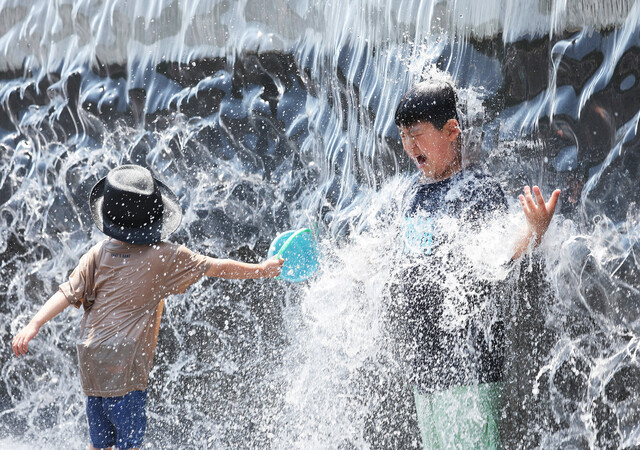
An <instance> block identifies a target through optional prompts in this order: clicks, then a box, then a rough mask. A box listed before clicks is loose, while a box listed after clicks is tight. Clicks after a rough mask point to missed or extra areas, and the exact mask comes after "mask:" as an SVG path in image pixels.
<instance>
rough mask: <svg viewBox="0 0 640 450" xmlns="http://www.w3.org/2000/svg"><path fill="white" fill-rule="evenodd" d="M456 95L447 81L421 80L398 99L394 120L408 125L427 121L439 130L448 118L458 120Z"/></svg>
mask: <svg viewBox="0 0 640 450" xmlns="http://www.w3.org/2000/svg"><path fill="white" fill-rule="evenodd" d="M457 103H458V97H457V95H456V91H455V89H454V88H453V86H451V85H450V84H449V83H446V82H434V81H423V82H421V83H418V84H416V85H415V86H413V87H412V88H411V89H409V90H408V91H407V92H406V93H405V94H404V95H403V96H402V98H401V99H400V103H399V104H398V108H397V109H396V116H395V122H396V125H397V126H399V127H408V126H410V125H413V124H414V123H418V122H429V123H431V124H433V126H434V127H436V128H437V129H439V130H442V128H443V127H444V124H445V123H447V121H449V120H450V119H456V120H457V121H458V122H460V120H459V119H458V111H457V109H456V105H457Z"/></svg>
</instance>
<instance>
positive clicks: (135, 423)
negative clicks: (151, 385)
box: [103, 390, 147, 449]
mask: <svg viewBox="0 0 640 450" xmlns="http://www.w3.org/2000/svg"><path fill="white" fill-rule="evenodd" d="M146 402H147V391H146V390H145V391H132V392H129V393H128V394H127V395H124V396H122V397H109V398H104V401H103V405H104V411H105V414H106V416H107V417H108V418H109V421H110V422H111V423H112V424H113V426H114V427H115V429H116V441H115V445H116V446H117V448H118V449H133V448H139V447H141V446H142V440H143V438H144V432H145V429H146V426H147V415H146V411H145V409H146Z"/></svg>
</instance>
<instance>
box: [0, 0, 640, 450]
mask: <svg viewBox="0 0 640 450" xmlns="http://www.w3.org/2000/svg"><path fill="white" fill-rule="evenodd" d="M0 9H1V10H0V13H1V14H0V17H2V19H1V21H0V23H1V25H0V30H1V31H0V43H1V44H2V45H1V48H2V53H3V58H2V60H1V61H0V73H1V79H2V81H1V82H0V101H1V105H2V107H1V108H0V255H1V256H0V296H1V298H2V300H3V301H2V302H0V334H1V335H2V337H3V342H4V343H5V345H4V346H3V347H2V349H1V350H0V364H1V365H2V371H1V372H0V373H1V374H2V375H1V376H0V446H2V447H7V448H20V447H21V446H22V447H27V446H28V447H29V448H32V447H37V448H42V447H53V448H57V447H65V448H84V447H85V445H86V440H87V437H88V433H87V425H86V419H85V413H84V396H83V395H82V393H81V390H80V387H79V383H78V377H77V362H76V355H75V346H74V338H75V336H76V333H77V329H78V326H79V321H80V318H81V313H80V312H78V311H75V310H72V308H69V311H65V312H64V313H63V314H61V315H60V316H59V317H57V318H56V319H54V320H53V321H52V322H50V323H49V324H47V325H46V326H45V327H43V329H42V330H41V332H40V334H39V335H38V337H36V339H35V340H34V341H32V345H31V346H30V353H29V354H28V355H27V356H26V357H23V358H19V359H18V358H15V357H13V356H12V354H11V352H10V348H9V342H10V340H11V338H12V336H13V335H14V334H15V333H16V332H17V331H18V330H19V329H20V328H21V327H22V326H24V324H26V323H27V321H28V320H29V318H30V317H31V316H32V315H33V314H34V313H35V311H36V310H37V309H38V308H39V306H40V305H41V304H42V303H43V302H44V301H45V299H46V298H48V296H49V295H51V294H52V293H53V292H54V291H55V290H56V289H57V286H58V284H59V283H61V282H63V281H64V279H65V277H66V276H67V274H68V273H69V272H70V270H72V269H73V267H74V265H75V264H76V263H77V260H78V259H79V257H80V256H81V255H82V253H83V252H84V251H86V250H87V249H88V248H89V247H90V246H91V245H92V244H94V243H95V242H97V241H99V240H100V239H102V235H100V234H99V232H98V231H97V230H96V229H95V227H93V226H92V222H91V218H90V215H89V212H88V208H87V202H86V199H87V197H88V193H89V190H90V189H91V187H92V186H93V184H94V183H95V182H96V181H97V180H98V179H99V178H101V177H102V176H104V175H105V174H106V173H107V171H108V170H109V169H110V168H112V167H114V166H116V165H118V164H123V163H138V164H142V165H145V166H148V167H150V168H151V169H152V171H153V172H154V173H155V174H156V175H157V176H158V177H160V178H161V179H162V180H163V181H165V182H166V183H167V184H168V186H169V187H170V188H171V189H173V190H174V192H176V194H178V196H179V198H180V201H181V204H182V207H183V210H184V219H183V223H182V226H181V228H180V230H179V231H178V232H177V233H176V234H175V235H174V236H173V237H172V240H175V241H176V242H181V243H184V244H185V245H187V246H188V247H190V248H192V249H193V250H196V251H199V252H202V253H205V254H209V255H211V256H219V257H227V256H230V257H233V258H238V259H242V260H246V261H257V260H260V259H261V258H263V257H264V256H265V255H266V252H267V249H268V246H269V243H270V241H271V239H272V238H273V237H274V236H275V235H276V234H278V233H279V232H281V231H284V230H286V229H293V228H299V227H302V226H305V227H306V226H313V227H314V229H315V230H316V232H317V233H318V236H319V239H320V243H321V247H322V248H323V266H322V270H321V271H320V273H319V274H318V276H317V277H316V278H314V279H313V280H311V281H310V282H308V283H305V284H301V285H289V284H282V283H279V282H277V281H243V282H233V281H223V280H216V279H209V280H204V281H203V282H201V283H199V284H197V285H196V286H194V287H193V288H192V289H191V290H190V291H189V292H188V293H187V294H185V295H181V296H175V297H173V298H171V299H169V300H168V301H167V303H166V309H165V313H164V318H163V322H162V327H161V332H160V338H159V344H158V348H157V352H156V358H155V367H154V369H153V371H152V373H151V380H150V384H149V403H148V416H149V425H148V428H147V434H146V438H145V445H147V446H150V447H159V448H379V447H386V448H394V447H395V448H414V447H418V446H420V445H421V443H420V438H419V434H418V431H417V425H416V423H415V417H414V414H415V411H414V409H413V408H414V407H413V403H412V398H411V395H410V394H407V392H409V388H410V386H409V382H408V381H407V379H406V377H405V376H404V374H403V369H402V366H401V364H400V363H399V362H398V360H397V357H396V356H397V355H396V353H395V352H394V349H393V348H392V347H393V346H392V345H391V344H390V342H391V340H392V337H391V336H390V333H391V332H390V330H389V329H390V324H389V314H390V312H389V311H390V305H393V303H394V301H396V299H395V298H394V295H393V293H392V288H391V286H392V285H393V283H394V281H396V277H397V274H398V267H399V266H401V265H402V260H401V259H400V258H401V256H399V255H400V253H399V252H400V250H401V248H400V246H401V245H402V244H401V240H399V238H398V234H399V232H400V231H399V230H400V227H401V222H402V218H401V217H400V216H401V214H400V211H399V205H400V204H401V202H402V198H403V195H404V191H405V190H406V188H407V186H408V184H409V179H408V174H410V173H412V172H413V171H414V169H413V168H412V167H411V164H410V161H408V158H406V157H405V156H404V155H403V153H402V150H401V146H400V142H399V136H398V133H397V130H396V129H395V125H394V124H393V113H394V110H395V106H396V105H397V103H398V100H399V98H400V96H401V95H402V94H403V93H404V92H405V91H406V89H407V88H408V87H409V86H410V85H411V84H412V83H414V82H416V81H418V80H421V79H423V78H427V77H429V76H433V73H434V68H437V69H439V70H442V71H445V72H447V73H448V76H449V77H451V79H453V80H454V81H455V83H456V84H457V85H458V86H459V88H460V90H459V97H460V100H461V105H460V106H461V113H462V119H463V124H464V133H465V136H464V138H465V149H466V153H465V158H466V160H468V161H469V162H470V163H474V164H478V165H480V166H481V167H483V168H484V169H485V170H487V171H488V172H490V173H492V174H493V175H494V177H495V178H496V179H498V180H499V181H500V182H501V184H502V186H503V188H504V190H505V192H506V193H507V196H508V197H509V198H510V199H511V205H510V212H509V214H508V215H507V216H506V217H505V218H503V219H502V220H501V221H498V222H496V223H492V224H490V225H489V226H488V227H487V229H485V230H481V231H480V232H478V233H472V234H467V235H464V239H462V241H463V242H464V243H465V245H458V244H456V245H457V246H456V247H454V248H452V251H454V252H457V253H458V254H460V255H461V257H464V258H465V259H466V260H468V261H471V263H472V264H471V265H472V266H474V270H477V271H479V272H480V273H481V276H482V277H485V278H487V279H492V280H495V279H498V280H500V281H501V282H502V283H504V284H505V285H506V289H505V294H504V296H503V297H504V298H502V304H501V305H493V306H495V307H496V308H498V307H499V308H501V309H504V312H505V314H506V317H507V321H506V331H505V332H506V336H507V350H506V354H507V362H506V366H505V383H504V391H503V405H502V410H501V415H502V420H501V427H502V429H501V437H502V440H503V444H504V446H505V448H534V447H538V448H572V447H576V448H629V447H634V446H638V445H640V427H639V426H638V423H640V420H639V417H638V411H640V407H639V406H640V405H639V402H640V394H639V393H638V388H637V386H639V385H640V363H639V362H638V356H637V350H638V348H639V345H640V344H639V341H638V332H639V327H640V322H639V320H640V292H639V286H640V277H639V273H640V272H639V270H640V264H639V258H640V251H639V249H638V239H639V236H640V228H639V225H638V224H639V223H640V211H639V210H638V200H639V199H638V192H639V190H638V181H637V180H638V179H640V173H638V171H639V169H640V140H639V137H638V123H639V122H640V108H639V106H638V105H640V102H639V101H638V100H640V71H639V69H638V67H640V44H639V42H640V24H639V20H640V19H639V18H640V4H639V3H638V2H637V1H620V0H609V1H604V2H594V1H590V0H583V1H581V2H578V3H576V2H564V1H560V0H557V1H556V0H550V1H546V2H524V1H515V0H514V1H509V2H493V1H491V2H482V3H477V2H475V3H474V2H471V1H452V2H435V1H427V0H423V1H418V0H398V1H391V2H387V1H385V2H381V1H376V0H360V1H356V2H353V1H350V2H347V1H327V2H315V3H314V2H308V1H305V0H299V1H276V2H263V1H258V0H247V1H230V2H199V1H189V2H169V1H153V2H146V3H144V5H143V3H141V2H117V1H112V2H96V1H89V0H84V1H76V2H72V3H65V2H46V1H35V2H31V5H30V6H25V5H24V2H20V1H17V0H16V1H7V2H4V3H2V5H1V6H0ZM524 184H539V185H540V186H541V187H542V188H543V191H545V192H546V193H549V192H550V191H551V189H552V188H555V187H559V188H561V189H563V197H562V199H561V204H560V206H559V210H560V211H559V212H558V213H557V215H556V217H555V219H554V222H553V223H552V227H551V229H550V230H549V231H548V233H547V236H546V239H545V241H544V242H543V244H542V246H541V248H540V249H539V250H538V251H537V255H536V256H534V257H532V258H527V259H526V261H524V263H523V264H522V265H520V266H516V267H513V268H511V269H509V270H507V269H505V268H504V267H503V266H502V264H501V263H502V262H504V261H506V260H507V259H508V258H509V246H508V243H509V242H512V241H513V240H515V236H516V234H517V232H518V230H519V227H520V226H521V224H522V220H523V218H522V217H521V214H520V213H519V207H518V205H517V204H516V201H515V199H516V196H517V194H518V193H519V190H520V189H521V187H522V185H524ZM456 299H457V300H459V297H458V298H456V296H453V297H451V303H450V304H449V305H448V306H450V307H451V312H452V315H451V318H452V323H453V324H455V320H456V319H459V318H460V317H458V316H457V314H458V312H459V308H456V303H455V301H456ZM458 306H459V305H458ZM493 306H492V307H493ZM452 326H453V325H452Z"/></svg>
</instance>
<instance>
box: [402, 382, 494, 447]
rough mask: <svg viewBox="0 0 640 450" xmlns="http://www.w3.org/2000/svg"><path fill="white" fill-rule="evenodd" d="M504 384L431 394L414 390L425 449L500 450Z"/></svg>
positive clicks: (469, 387)
mask: <svg viewBox="0 0 640 450" xmlns="http://www.w3.org/2000/svg"><path fill="white" fill-rule="evenodd" d="M500 393H501V385H500V383H488V384H480V385H474V386H457V387H452V388H450V389H447V390H445V391H438V392H434V393H431V394H423V393H420V392H419V391H418V390H417V389H414V399H415V404H416V411H417V414H418V425H419V427H420V437H421V440H422V445H423V447H424V448H429V449H446V448H465V449H466V448H470V449H471V448H482V449H486V450H490V449H493V450H495V449H499V448H500V438H499V434H498V417H499V409H500Z"/></svg>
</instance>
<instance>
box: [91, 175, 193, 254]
mask: <svg viewBox="0 0 640 450" xmlns="http://www.w3.org/2000/svg"><path fill="white" fill-rule="evenodd" d="M89 205H90V207H91V215H92V216H93V221H94V222H95V223H96V226H97V227H98V229H99V230H100V231H102V232H103V233H104V234H106V235H107V236H110V237H112V238H114V239H117V240H119V241H124V242H128V243H129V244H152V243H154V242H159V241H161V240H163V239H166V238H167V237H168V236H169V235H170V234H171V233H173V232H174V231H175V230H176V229H177V228H178V226H179V225H180V221H181V220H182V209H181V208H180V202H179V201H178V197H177V196H176V195H175V194H174V193H173V192H172V191H171V189H169V188H168V187H167V186H166V185H164V184H163V183H162V182H160V181H158V180H156V179H155V178H154V177H153V175H151V172H150V171H149V170H148V169H145V168H144V167H141V166H136V165H124V166H120V167H116V168H115V169H112V170H111V171H110V172H109V173H108V174H107V176H106V177H104V178H103V179H101V180H100V181H98V182H97V183H96V185H95V186H94V187H93V189H91V194H90V195H89Z"/></svg>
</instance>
